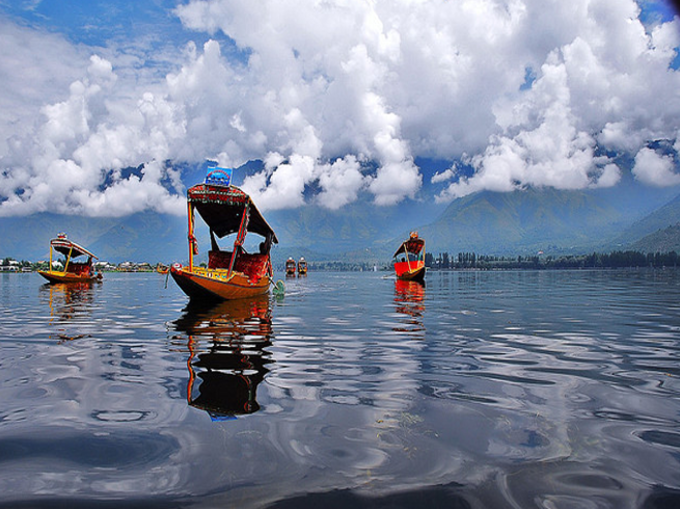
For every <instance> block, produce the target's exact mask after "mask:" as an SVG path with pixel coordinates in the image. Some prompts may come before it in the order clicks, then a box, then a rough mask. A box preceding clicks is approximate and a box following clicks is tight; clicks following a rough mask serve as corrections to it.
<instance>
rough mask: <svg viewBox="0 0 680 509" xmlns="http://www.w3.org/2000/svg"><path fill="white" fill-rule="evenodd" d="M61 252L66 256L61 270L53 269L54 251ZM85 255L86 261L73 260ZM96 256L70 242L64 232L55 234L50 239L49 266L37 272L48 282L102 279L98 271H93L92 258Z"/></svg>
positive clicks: (77, 281)
mask: <svg viewBox="0 0 680 509" xmlns="http://www.w3.org/2000/svg"><path fill="white" fill-rule="evenodd" d="M55 251H56V252H57V253H61V254H63V255H64V256H65V257H66V262H65V263H64V266H63V270H54V265H53V261H54V252H55ZM81 256H87V260H86V261H82V262H74V261H73V259H74V258H79V257H81ZM93 259H95V260H97V259H98V258H97V257H96V256H95V255H93V254H92V253H90V252H89V251H88V250H87V249H85V248H84V247H82V246H79V245H78V244H76V243H75V242H71V241H70V240H68V238H67V237H66V234H65V233H60V234H58V235H57V238H56V239H52V240H51V241H50V267H49V269H48V270H39V271H38V274H40V275H41V276H42V277H44V278H45V279H47V280H48V281H49V282H50V283H83V282H90V281H96V280H99V279H102V275H101V273H99V272H95V270H94V267H93V266H92V260H93Z"/></svg>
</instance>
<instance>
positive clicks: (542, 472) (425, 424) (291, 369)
mask: <svg viewBox="0 0 680 509" xmlns="http://www.w3.org/2000/svg"><path fill="white" fill-rule="evenodd" d="M165 283H166V281H165V276H161V275H159V274H107V275H106V276H105V280H104V282H103V283H102V284H94V285H93V286H85V287H77V286H76V287H64V286H58V285H57V286H47V285H44V284H43V282H42V280H41V278H40V276H38V275H37V274H28V275H25V274H4V275H0V401H1V405H0V507H20V508H21V507H26V508H28V507H31V508H33V507H76V508H78V507H95V508H97V507H145V508H151V507H163V508H174V507H201V508H202V507H209V508H212V507H215V508H218V507H219V508H223V507H238V508H297V509H299V508H321V509H325V508H335V507H358V508H368V507H371V508H388V507H389V508H412V507H424V508H439V507H447V508H513V509H518V508H521V509H524V508H544V509H567V508H569V509H572V508H612V509H626V508H658V509H667V508H677V507H680V363H679V362H678V361H679V360H680V271H674V270H667V271H611V272H609V271H607V272H605V271H602V272H587V271H583V272H576V271H574V272H571V271H564V272H477V273H475V272H430V273H428V275H427V285H426V287H424V288H423V287H422V286H420V285H417V284H415V283H412V284H399V283H397V282H395V281H394V279H390V278H386V277H385V274H384V273H315V272H311V273H310V274H309V275H308V276H307V277H306V278H302V279H287V280H286V290H287V291H286V296H285V298H283V299H278V300H277V299H274V298H273V297H272V298H269V297H267V298H262V299H256V300H251V301H241V302H234V303H228V304H222V305H219V306H217V307H214V308H212V309H209V308H206V307H188V306H187V299H186V297H185V296H184V295H183V294H182V293H181V292H180V291H179V290H178V288H177V287H176V286H175V285H174V283H173V282H172V281H169V282H168V287H167V288H165Z"/></svg>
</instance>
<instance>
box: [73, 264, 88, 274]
mask: <svg viewBox="0 0 680 509" xmlns="http://www.w3.org/2000/svg"><path fill="white" fill-rule="evenodd" d="M68 272H70V273H72V274H78V275H87V274H89V273H90V265H89V264H88V263H77V262H71V263H69V264H68Z"/></svg>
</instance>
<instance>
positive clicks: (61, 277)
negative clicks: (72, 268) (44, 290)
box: [38, 270, 101, 283]
mask: <svg viewBox="0 0 680 509" xmlns="http://www.w3.org/2000/svg"><path fill="white" fill-rule="evenodd" d="M38 274H40V275H41V276H42V277H44V278H45V279H47V280H48V281H49V282H50V283H90V282H92V281H98V280H99V279H101V277H98V276H91V275H89V276H82V275H78V274H74V273H72V272H57V271H49V270H39V271H38Z"/></svg>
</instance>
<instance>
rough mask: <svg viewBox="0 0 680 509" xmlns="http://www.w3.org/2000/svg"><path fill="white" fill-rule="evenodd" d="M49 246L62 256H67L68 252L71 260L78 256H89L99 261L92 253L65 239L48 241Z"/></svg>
mask: <svg viewBox="0 0 680 509" xmlns="http://www.w3.org/2000/svg"><path fill="white" fill-rule="evenodd" d="M50 244H51V245H52V249H54V250H55V251H58V252H59V253H61V254H63V255H64V256H68V254H69V252H70V253H71V258H76V257H78V256H83V255H87V256H91V257H92V258H94V259H95V260H99V258H97V257H96V256H95V255H94V254H93V253H91V252H90V251H88V250H87V249H85V248H84V247H83V246H80V245H78V244H76V243H75V242H72V241H70V240H68V239H66V238H60V237H58V238H56V239H52V240H51V241H50Z"/></svg>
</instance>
